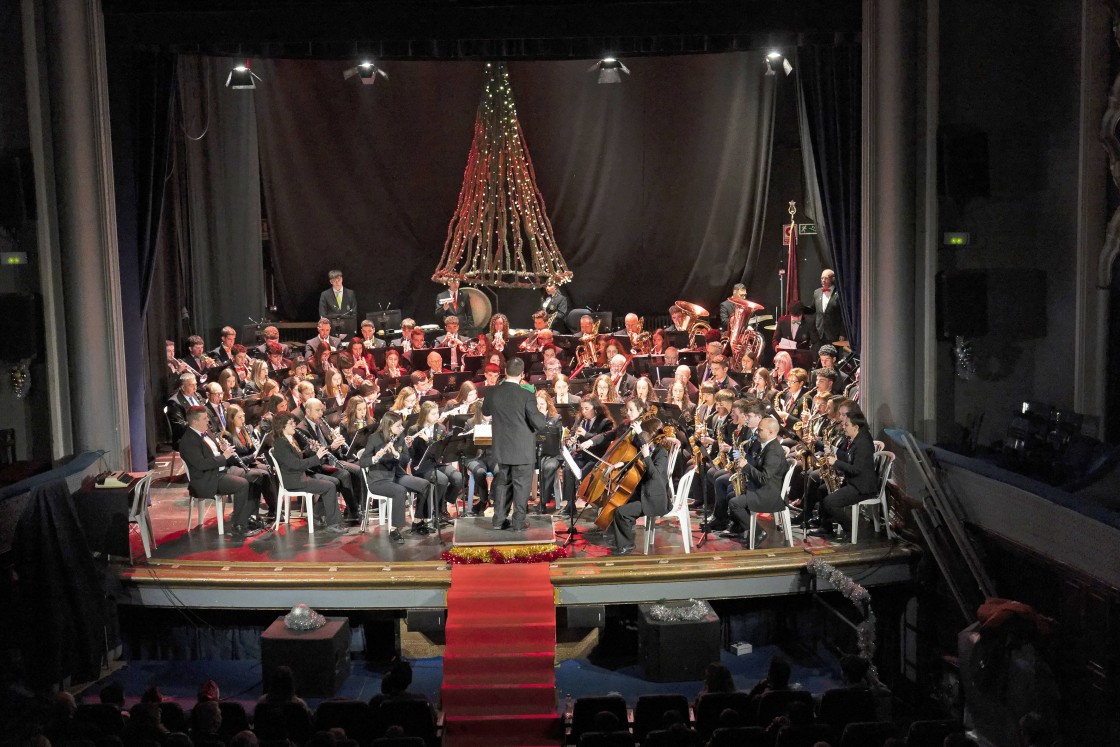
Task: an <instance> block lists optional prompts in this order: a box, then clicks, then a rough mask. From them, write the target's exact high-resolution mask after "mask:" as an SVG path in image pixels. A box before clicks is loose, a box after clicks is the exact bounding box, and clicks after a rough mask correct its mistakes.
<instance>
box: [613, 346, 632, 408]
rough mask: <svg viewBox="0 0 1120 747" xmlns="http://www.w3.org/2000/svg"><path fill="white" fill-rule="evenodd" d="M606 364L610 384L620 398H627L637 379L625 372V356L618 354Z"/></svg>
mask: <svg viewBox="0 0 1120 747" xmlns="http://www.w3.org/2000/svg"><path fill="white" fill-rule="evenodd" d="M607 363H608V364H609V365H610V376H611V383H612V384H614V388H615V389H616V390H617V391H618V394H619V396H620V397H629V396H630V395H631V394H633V393H634V383H635V382H636V381H637V379H635V378H634V376H633V374H630V373H629V372H627V370H626V356H625V355H622V354H621V353H619V354H618V355H616V356H614V357H613V358H611V359H610V360H609V361H607Z"/></svg>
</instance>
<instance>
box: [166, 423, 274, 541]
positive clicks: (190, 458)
mask: <svg viewBox="0 0 1120 747" xmlns="http://www.w3.org/2000/svg"><path fill="white" fill-rule="evenodd" d="M186 419H187V429H186V430H185V431H183V436H182V438H180V439H179V456H180V457H182V459H183V463H184V464H186V465H187V468H188V469H189V470H190V473H191V482H190V488H191V490H192V491H193V492H194V494H195V496H196V497H198V498H199V499H200V500H213V498H214V496H217V495H232V496H233V514H232V516H231V517H230V520H231V521H232V523H233V526H232V527H231V528H230V531H229V537H230V539H235V540H237V539H244V538H245V537H252V536H253V535H256V534H260V532H261V530H260V528H259V527H256V526H250V522H251V519H253V518H255V515H256V506H255V505H254V504H253V503H251V502H250V501H249V481H248V480H246V479H245V478H243V477H238V476H237V475H233V474H230V473H229V472H228V470H227V468H226V462H227V460H228V459H229V458H230V457H232V456H233V454H234V451H233V449H232V448H229V447H228V446H227V448H226V449H225V451H223V450H221V449H220V448H219V447H218V442H217V441H216V440H215V439H214V437H213V436H212V435H211V434H210V433H209V432H208V431H207V430H206V427H207V424H208V421H209V415H207V414H206V410H205V408H202V407H191V408H190V409H189V410H187V414H186ZM218 510H219V511H220V510H222V508H221V507H219V509H218Z"/></svg>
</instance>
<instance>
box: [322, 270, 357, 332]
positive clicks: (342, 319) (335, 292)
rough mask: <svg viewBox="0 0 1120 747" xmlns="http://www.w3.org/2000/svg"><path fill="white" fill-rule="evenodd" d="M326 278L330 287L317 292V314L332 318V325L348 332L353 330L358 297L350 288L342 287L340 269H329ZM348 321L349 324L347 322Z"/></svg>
mask: <svg viewBox="0 0 1120 747" xmlns="http://www.w3.org/2000/svg"><path fill="white" fill-rule="evenodd" d="M327 280H329V281H330V284H331V287H330V288H327V289H326V290H325V291H323V292H322V293H320V294H319V316H320V317H322V318H325V319H327V321H328V323H330V322H331V320H332V319H333V326H334V327H335V328H337V329H339V330H340V331H341V330H345V329H347V328H349V332H348V334H352V333H353V331H354V318H355V316H356V315H357V313H358V298H357V296H356V295H355V293H354V291H353V290H351V289H350V288H343V287H342V271H341V270H331V271H330V272H328V273H327ZM348 322H349V324H347V323H348Z"/></svg>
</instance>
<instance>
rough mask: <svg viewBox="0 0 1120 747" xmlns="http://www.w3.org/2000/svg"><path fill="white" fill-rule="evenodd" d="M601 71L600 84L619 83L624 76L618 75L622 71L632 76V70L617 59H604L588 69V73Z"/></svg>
mask: <svg viewBox="0 0 1120 747" xmlns="http://www.w3.org/2000/svg"><path fill="white" fill-rule="evenodd" d="M595 70H598V71H599V83H619V82H621V80H622V76H620V75H619V74H618V72H619V71H620V70H621V71H622V72H624V73H626V74H627V75H629V74H630V68H628V67H626V66H625V65H623V64H622V61H621V60H619V59H618V58H617V57H604V58H603V59H601V60H599V61H598V62H596V63H595V64H594V65H592V66H591V67H589V68H587V72H589V73H590V72H594V71H595Z"/></svg>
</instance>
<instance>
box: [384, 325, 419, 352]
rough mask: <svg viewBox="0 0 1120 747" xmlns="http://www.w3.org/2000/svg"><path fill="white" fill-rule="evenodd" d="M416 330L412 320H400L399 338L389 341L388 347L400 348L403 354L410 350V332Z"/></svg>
mask: <svg viewBox="0 0 1120 747" xmlns="http://www.w3.org/2000/svg"><path fill="white" fill-rule="evenodd" d="M414 329H416V322H415V321H413V320H412V319H402V320H401V336H400V337H395V338H393V339H392V340H390V341H389V347H391V348H401V349H402V350H404V352H406V353H407V352H408V351H409V350H411V349H412V330H414Z"/></svg>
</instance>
